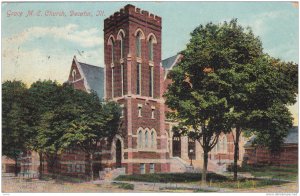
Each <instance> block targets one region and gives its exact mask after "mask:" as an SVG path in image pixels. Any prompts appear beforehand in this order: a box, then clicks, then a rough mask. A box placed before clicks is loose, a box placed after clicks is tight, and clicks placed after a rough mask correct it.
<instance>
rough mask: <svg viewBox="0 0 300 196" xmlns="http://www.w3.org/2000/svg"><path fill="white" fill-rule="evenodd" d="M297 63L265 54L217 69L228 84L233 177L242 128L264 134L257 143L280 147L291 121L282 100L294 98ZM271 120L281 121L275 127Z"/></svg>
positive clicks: (285, 102) (284, 102) (235, 173)
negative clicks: (283, 60) (244, 62)
mask: <svg viewBox="0 0 300 196" xmlns="http://www.w3.org/2000/svg"><path fill="white" fill-rule="evenodd" d="M287 67H289V68H287ZM297 67H298V65H296V64H294V63H284V62H281V61H279V60H278V59H273V58H271V57H269V56H268V55H261V56H260V57H258V58H256V59H255V60H254V61H253V62H251V63H247V64H239V63H235V64H233V65H232V66H231V67H230V68H228V69H227V68H226V69H222V70H220V71H219V73H218V75H219V76H220V78H221V80H222V81H224V82H226V83H227V84H229V85H230V86H231V89H230V91H228V92H229V93H228V94H227V96H226V99H227V101H228V104H229V105H230V107H231V124H232V127H233V128H235V136H234V137H235V138H234V146H235V150H234V168H233V171H234V179H235V180H237V159H238V154H239V153H238V152H239V140H240V135H241V134H242V131H246V132H249V131H250V132H252V133H254V134H256V135H258V136H260V138H266V139H264V140H262V139H261V140H260V143H261V144H262V141H264V142H265V145H267V146H268V147H270V149H271V151H274V149H275V148H277V150H278V148H280V144H281V143H282V142H283V139H284V137H285V136H286V135H287V133H288V130H289V127H290V126H291V124H292V120H291V117H290V113H289V112H288V110H287V108H286V106H285V104H289V103H295V101H296V94H297V83H298V80H297V79H296V78H298V75H297V74H298V73H297ZM295 77H296V78H295ZM274 111H281V113H276V112H274ZM274 122H280V123H281V126H277V127H276V126H275V124H276V123H275V124H274ZM269 136H270V137H269ZM273 136H276V137H273ZM257 138H258V137H257ZM268 141H272V143H273V144H277V147H275V146H274V145H270V144H271V143H269V142H268Z"/></svg>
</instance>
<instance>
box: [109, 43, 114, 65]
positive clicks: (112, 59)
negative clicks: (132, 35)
mask: <svg viewBox="0 0 300 196" xmlns="http://www.w3.org/2000/svg"><path fill="white" fill-rule="evenodd" d="M110 39H111V40H110V41H111V63H114V59H115V57H114V53H115V52H114V47H115V41H114V39H113V38H110Z"/></svg>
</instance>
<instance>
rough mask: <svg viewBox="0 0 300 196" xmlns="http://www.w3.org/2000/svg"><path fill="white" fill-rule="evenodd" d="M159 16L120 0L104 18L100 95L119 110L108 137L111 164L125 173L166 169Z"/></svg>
mask: <svg viewBox="0 0 300 196" xmlns="http://www.w3.org/2000/svg"><path fill="white" fill-rule="evenodd" d="M161 25H162V21H161V18H160V17H159V16H156V15H154V14H151V13H149V12H147V11H144V10H141V9H139V8H136V7H135V6H133V5H126V6H125V8H123V9H121V10H120V11H119V12H116V13H114V14H113V15H112V16H110V17H109V18H107V19H105V20H104V45H105V46H104V56H105V89H106V90H105V99H107V100H114V101H117V102H118V103H119V104H120V105H121V107H122V109H123V111H122V117H121V118H122V121H123V125H122V134H120V135H118V136H117V137H116V138H115V139H114V141H113V143H112V153H111V157H110V160H111V166H112V167H124V168H126V173H128V174H132V173H155V172H168V171H169V170H170V166H169V163H168V158H169V153H168V151H169V150H168V142H167V141H168V140H167V137H168V136H167V133H166V131H165V124H164V121H165V114H164V105H163V104H164V102H163V99H162V88H163V86H161V85H163V83H162V81H163V74H162V73H163V72H162V68H161V65H160V63H161Z"/></svg>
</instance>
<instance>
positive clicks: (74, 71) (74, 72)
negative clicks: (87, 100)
mask: <svg viewBox="0 0 300 196" xmlns="http://www.w3.org/2000/svg"><path fill="white" fill-rule="evenodd" d="M72 79H73V82H74V81H75V80H76V70H75V69H73V71H72Z"/></svg>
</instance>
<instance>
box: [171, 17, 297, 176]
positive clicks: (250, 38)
mask: <svg viewBox="0 0 300 196" xmlns="http://www.w3.org/2000/svg"><path fill="white" fill-rule="evenodd" d="M182 55H183V58H182V60H181V62H180V63H179V64H178V65H177V66H176V67H175V68H174V69H173V70H172V71H171V72H170V74H169V78H170V79H172V81H173V83H172V84H171V85H170V86H169V87H168V92H167V93H166V94H165V95H166V98H167V99H166V103H167V105H168V107H169V108H171V109H172V110H173V111H172V113H171V114H169V116H170V117H171V118H173V119H174V120H177V121H179V126H178V127H177V128H176V129H175V131H178V132H183V133H185V132H190V130H194V132H196V133H193V136H195V137H196V138H197V139H199V138H201V137H202V139H205V140H206V141H208V142H203V144H201V145H202V147H203V150H204V163H205V162H206V161H205V154H206V151H210V150H211V148H212V147H213V146H214V145H215V140H217V139H218V134H219V133H220V132H225V133H226V132H227V131H228V130H230V129H235V132H234V133H235V138H234V145H235V149H234V163H235V168H236V167H237V158H238V151H239V146H238V144H239V137H240V135H241V133H242V132H245V131H246V132H248V133H252V134H256V135H258V137H257V138H259V139H258V140H257V142H258V143H261V144H265V145H267V146H268V147H269V148H270V150H271V151H272V152H276V151H278V148H280V144H281V143H282V142H283V139H284V137H285V136H286V135H287V132H288V130H289V128H290V127H291V125H292V117H291V114H290V112H289V111H288V109H287V108H286V104H292V103H295V101H296V95H297V93H298V65H297V64H295V63H293V62H282V61H281V60H280V59H274V58H272V57H270V56H269V55H267V54H264V53H263V48H262V44H261V41H260V40H259V38H258V37H256V36H254V34H253V33H252V31H251V29H250V28H246V29H244V28H243V27H242V26H240V25H239V24H238V23H237V20H236V19H234V20H231V21H230V22H229V23H227V22H224V23H223V24H219V25H216V24H212V23H208V24H207V25H205V26H203V25H200V26H199V27H197V28H196V29H195V30H194V31H193V32H192V33H191V39H190V42H189V43H188V44H187V48H186V50H184V51H183V52H182ZM278 114H280V115H278ZM200 127H201V128H200ZM206 131H207V132H206ZM208 133H209V134H208ZM203 136H204V137H203ZM203 141H204V140H203ZM205 143H206V145H205ZM205 168H206V167H205V165H204V170H203V171H205ZM235 179H237V174H236V172H235Z"/></svg>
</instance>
